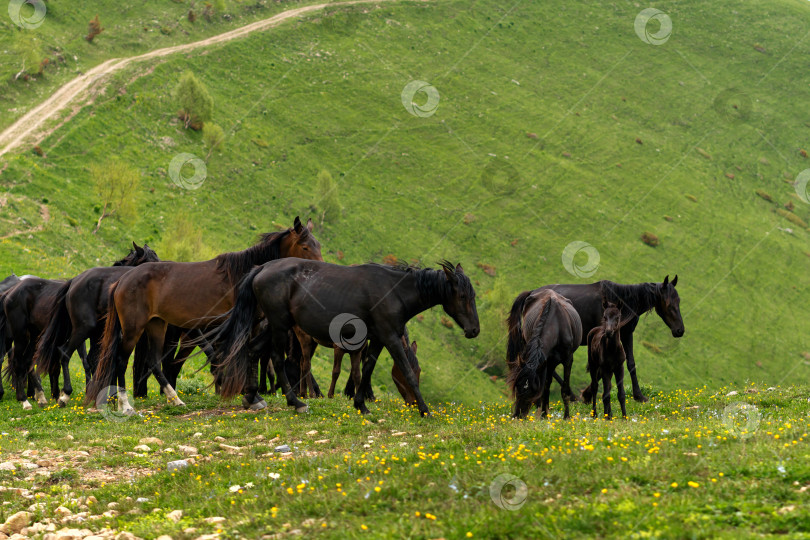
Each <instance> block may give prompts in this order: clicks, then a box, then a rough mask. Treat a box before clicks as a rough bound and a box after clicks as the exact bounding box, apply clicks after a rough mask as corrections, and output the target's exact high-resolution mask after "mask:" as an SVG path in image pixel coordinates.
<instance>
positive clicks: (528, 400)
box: [506, 290, 582, 418]
mask: <svg viewBox="0 0 810 540" xmlns="http://www.w3.org/2000/svg"><path fill="white" fill-rule="evenodd" d="M507 324H508V328H509V338H508V342H507V349H506V363H507V366H508V367H509V375H508V376H507V379H506V382H507V384H508V385H509V387H510V388H511V390H512V395H513V396H514V398H515V406H514V410H513V412H512V416H513V418H523V417H525V416H526V415H527V414H528V413H529V409H530V408H531V406H532V404H534V405H535V406H536V407H537V408H538V409H540V411H541V413H542V416H543V417H544V418H545V417H547V416H548V401H549V393H550V390H551V381H552V377H553V374H554V369H555V368H556V367H557V365H559V364H562V365H563V381H562V384H561V393H562V399H563V404H564V405H565V416H564V418H570V412H569V408H568V402H569V400H570V397H571V395H572V392H571V386H570V382H571V365H572V364H573V363H574V351H576V350H577V347H579V342H580V341H581V340H582V323H581V322H580V320H579V315H577V312H576V310H575V309H574V306H572V305H571V302H570V301H569V300H568V299H567V298H565V297H563V296H562V295H560V294H557V293H555V292H554V291H550V290H535V291H525V292H522V293H520V294H519V295H518V297H517V298H516V299H515V302H514V303H513V304H512V310H511V312H510V314H509V318H508V319H507Z"/></svg>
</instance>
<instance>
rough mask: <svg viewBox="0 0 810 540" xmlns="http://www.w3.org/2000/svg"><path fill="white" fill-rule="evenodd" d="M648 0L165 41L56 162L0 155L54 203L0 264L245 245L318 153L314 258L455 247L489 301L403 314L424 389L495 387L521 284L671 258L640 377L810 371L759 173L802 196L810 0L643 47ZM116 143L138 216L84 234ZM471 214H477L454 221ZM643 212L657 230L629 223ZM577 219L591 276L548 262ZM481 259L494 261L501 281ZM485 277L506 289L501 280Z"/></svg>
mask: <svg viewBox="0 0 810 540" xmlns="http://www.w3.org/2000/svg"><path fill="white" fill-rule="evenodd" d="M637 9H638V8H637V7H635V6H633V5H631V4H619V5H609V6H601V7H587V8H586V7H580V6H576V5H568V4H567V3H560V4H555V5H553V6H549V5H546V4H543V5H535V4H529V3H526V4H519V5H517V7H515V8H514V10H513V11H511V12H510V13H508V14H507V13H506V12H505V8H504V7H503V5H501V4H500V3H494V2H489V1H486V2H476V3H473V4H469V3H460V2H439V3H427V4H424V3H402V4H398V5H390V6H383V7H381V8H379V9H375V8H371V7H360V8H351V9H341V10H338V12H337V13H334V14H332V16H329V17H325V18H324V17H320V16H314V17H311V18H310V20H308V21H305V22H302V23H293V24H288V25H286V26H284V27H283V28H279V29H276V30H273V31H271V32H266V33H262V34H259V35H255V36H253V37H250V38H248V39H245V40H241V41H239V42H235V43H231V44H227V45H224V46H218V47H213V48H211V49H210V50H208V51H205V53H195V54H191V55H184V56H182V57H178V58H174V59H171V60H169V61H167V62H162V63H160V64H158V65H156V66H155V69H154V71H153V72H152V73H150V74H148V75H145V76H143V77H141V78H138V79H136V80H134V81H133V80H132V79H133V76H132V73H123V74H121V75H119V76H118V77H117V78H116V79H115V80H114V82H113V84H112V85H111V86H110V89H109V91H108V92H107V94H106V96H105V98H103V99H100V100H99V101H98V102H97V103H96V104H95V105H94V106H93V107H91V108H88V109H85V110H84V111H82V112H81V113H80V114H79V115H78V116H77V117H76V118H75V119H74V120H73V121H72V122H70V124H69V125H67V126H65V127H64V128H62V129H60V130H59V131H57V132H56V133H55V134H54V135H53V136H52V137H51V138H49V139H48V140H46V141H45V142H44V144H43V145H42V146H43V149H44V150H45V152H46V155H47V157H46V158H44V159H43V158H38V157H36V156H33V155H29V154H23V155H20V156H17V157H14V158H11V159H10V160H9V166H8V168H7V169H6V170H5V171H4V172H3V174H2V177H1V178H2V182H3V183H4V184H6V185H7V186H8V188H9V190H10V193H11V194H12V195H14V196H19V197H23V198H27V200H40V199H41V198H42V197H43V195H44V196H47V198H48V200H49V207H50V210H51V216H52V217H51V221H50V223H49V224H48V226H47V227H46V229H45V231H44V232H42V233H38V234H34V235H33V237H32V238H30V239H29V238H27V237H25V236H18V237H15V238H13V239H11V240H9V241H5V242H4V243H3V251H2V254H0V264H1V265H2V267H3V269H4V271H7V270H10V269H11V267H12V265H13V267H14V268H15V269H17V270H18V271H20V268H25V269H27V270H35V271H38V272H41V273H43V274H45V275H54V276H56V275H65V276H66V275H69V274H72V273H75V272H78V271H80V270H81V269H83V268H84V267H85V266H87V265H89V264H93V263H95V262H96V261H97V260H99V261H102V262H104V261H106V260H107V259H112V258H114V257H116V256H117V255H118V252H119V251H120V250H122V249H123V246H124V245H125V244H126V243H127V242H128V241H129V240H130V239H131V238H133V239H141V240H148V241H150V242H155V241H158V240H159V239H160V238H161V235H163V234H164V232H165V230H166V222H167V221H168V220H169V219H170V218H171V216H172V215H174V214H176V213H178V211H179V212H184V213H186V214H187V215H189V216H190V217H191V219H192V220H193V221H194V223H196V224H197V225H198V226H199V228H200V229H201V230H203V231H205V235H206V242H207V243H208V244H209V245H210V246H213V247H214V248H216V249H218V250H225V249H238V248H240V247H243V246H245V245H247V244H249V243H250V242H251V241H252V239H253V237H254V234H255V231H256V230H267V229H272V225H271V221H275V222H280V223H283V224H287V223H289V222H291V220H292V217H294V216H295V215H297V214H301V215H308V214H311V213H312V212H311V210H310V205H312V204H314V203H316V202H317V201H318V198H319V196H318V194H317V193H315V190H314V179H315V176H316V174H317V172H318V171H319V170H321V169H327V170H329V171H330V172H332V174H333V175H334V176H335V178H337V179H338V181H339V186H340V187H339V189H340V196H341V198H342V202H343V205H344V207H345V211H344V215H343V217H342V219H341V221H340V222H339V223H336V224H332V225H327V227H326V228H325V229H321V230H319V231H318V234H319V237H320V239H321V240H322V243H323V245H324V247H325V250H326V257H327V259H328V260H331V261H335V260H336V255H335V254H336V253H337V251H338V250H341V251H343V252H344V253H345V259H344V260H343V262H344V263H358V262H363V261H366V260H369V259H375V260H379V259H380V258H381V257H382V256H384V255H385V254H388V253H393V254H396V255H398V256H400V257H402V258H404V259H408V260H410V259H420V260H423V261H424V262H425V263H428V264H431V263H433V261H435V260H437V259H439V258H445V257H447V258H450V259H454V260H461V261H463V264H464V265H465V267H466V268H467V270H468V272H469V273H470V274H472V276H473V278H474V279H475V280H476V282H477V283H478V290H479V299H480V301H479V308H480V309H481V311H482V313H486V314H488V319H487V321H486V322H485V325H484V327H483V335H482V336H481V337H480V338H479V339H477V340H475V341H473V342H470V341H466V340H464V339H463V338H462V336H461V335H460V333H459V331H458V329H454V330H448V329H445V328H444V327H442V326H441V325H440V324H439V321H438V319H439V313H438V312H432V313H430V314H428V316H427V317H426V318H425V321H424V322H422V323H414V324H413V326H412V329H411V332H412V335H413V337H414V338H416V339H418V340H419V342H420V356H421V357H422V358H423V359H424V360H423V364H424V365H425V368H426V373H425V377H424V379H425V385H426V386H427V389H426V390H427V393H428V395H429V396H431V397H432V398H434V399H436V398H443V399H446V398H448V397H452V398H453V399H459V400H464V401H466V402H468V403H471V402H476V401H477V400H478V399H480V398H486V399H491V398H493V397H494V396H496V395H497V393H498V388H499V387H498V386H497V385H495V384H492V383H490V382H489V381H488V380H487V379H486V378H485V377H484V376H483V375H482V374H479V373H477V372H476V371H475V370H474V367H473V366H474V365H475V364H477V363H479V362H480V361H482V360H484V359H487V358H489V357H491V356H500V355H501V354H502V353H501V351H502V350H503V347H504V343H503V341H502V339H503V334H504V332H503V329H502V328H501V327H500V326H498V325H497V320H498V318H499V316H500V314H501V313H500V311H502V310H503V309H504V308H505V307H506V306H507V304H508V302H509V301H510V299H511V298H513V297H514V295H515V294H516V293H517V292H519V291H520V290H523V289H525V288H528V287H536V286H539V285H541V284H545V283H554V282H588V281H592V280H594V279H614V280H616V281H620V282H639V281H649V280H659V279H661V278H663V276H664V275H665V274H670V275H672V274H675V273H677V274H679V275H680V282H679V291H680V293H681V296H682V299H683V302H682V312H683V313H684V317H685V322H686V328H687V334H686V336H685V337H684V338H683V339H681V340H677V341H676V340H673V339H672V338H671V337H670V335H669V332H668V330H667V329H666V328H665V327H664V326H663V324H661V322H660V321H659V320H658V319H657V317H656V316H655V315H654V314H653V315H652V316H651V317H649V318H648V319H646V320H645V321H643V322H642V324H641V327H640V329H639V331H638V333H637V335H638V337H639V341H642V340H643V341H646V342H648V343H649V344H651V346H652V347H657V348H659V349H660V352H657V353H655V352H653V351H652V350H651V349H648V348H646V347H643V346H639V347H637V358H638V360H639V364H640V374H641V378H642V381H643V382H646V383H648V384H653V385H657V386H660V387H665V388H675V387H678V386H683V385H695V384H697V383H701V384H702V383H703V382H705V383H707V384H709V385H710V387H716V386H718V385H720V384H723V383H729V382H742V381H745V380H747V379H753V380H763V381H768V382H769V383H772V384H775V383H778V382H784V381H785V380H786V379H785V377H789V379H787V380H792V379H794V378H798V379H802V378H805V377H806V376H807V375H808V374H810V373H808V371H810V370H808V367H807V365H806V364H805V363H803V361H802V357H801V356H800V355H801V353H803V352H805V351H807V350H809V349H810V338H808V336H807V333H806V331H805V324H804V321H806V320H807V317H808V315H810V313H808V302H807V293H806V290H807V286H808V282H809V281H810V272H808V267H810V259H808V257H807V255H806V252H807V251H808V247H807V240H808V233H807V231H805V230H802V229H800V228H799V227H796V226H795V225H792V224H791V223H789V222H787V221H785V220H784V219H783V218H781V217H778V216H777V215H776V214H775V213H774V212H773V209H774V208H775V206H774V205H772V204H770V203H768V202H766V201H764V200H762V199H760V198H759V197H757V196H756V195H755V194H754V190H755V189H763V190H765V191H767V192H769V193H770V194H771V195H772V196H773V197H774V198H775V200H776V201H777V202H778V203H780V204H782V203H785V202H787V201H789V200H794V201H795V204H796V205H797V208H796V213H797V214H798V215H799V216H800V217H802V218H803V219H805V220H807V219H808V217H809V216H810V212H808V206H807V205H804V204H802V203H801V202H800V201H798V200H797V199H796V198H795V196H794V195H793V188H792V186H791V185H790V184H788V183H787V182H786V181H785V176H786V175H787V176H790V177H791V178H794V177H795V175H796V174H797V173H798V172H799V171H801V170H802V169H804V168H806V167H807V166H808V165H807V161H806V160H805V159H804V158H802V157H801V156H800V155H799V149H800V148H801V147H802V146H806V140H807V134H808V126H807V123H808V121H810V119H808V118H806V113H805V112H803V111H802V109H801V108H800V107H798V106H797V102H796V101H795V100H794V99H791V98H792V97H795V96H796V95H797V94H796V93H790V90H789V88H794V89H804V88H806V87H807V83H809V82H810V80H808V77H810V76H809V75H808V74H807V71H806V69H804V67H803V65H802V63H801V59H802V58H803V56H804V55H806V53H807V48H808V44H807V43H806V42H801V41H800V37H801V36H802V35H803V32H804V27H803V26H802V25H801V24H800V22H799V21H801V20H803V17H805V16H806V14H807V6H806V5H804V4H803V3H799V2H778V3H767V4H766V3H737V2H724V3H720V4H717V5H714V4H713V5H712V6H711V7H708V6H704V5H702V4H700V3H689V4H679V5H677V6H671V7H667V9H668V10H669V11H668V12H669V14H670V15H671V17H672V19H673V21H675V23H674V24H675V32H674V34H673V36H672V37H671V39H670V40H669V42H667V43H666V44H664V45H662V46H658V47H655V46H650V45H646V44H644V43H642V42H641V41H640V40H639V39H638V38H637V37H636V35H635V34H634V32H633V29H632V22H633V19H634V17H635V14H636V12H637ZM797 36H799V37H797ZM755 44H757V45H758V46H761V47H763V48H764V51H765V52H764V53H763V52H760V51H758V50H756V49H755V48H754V45H755ZM184 69H192V70H193V71H194V72H195V73H196V74H197V75H198V77H199V78H200V79H201V80H202V81H203V82H204V83H205V84H206V85H207V86H208V88H209V90H210V91H211V93H212V95H213V96H214V98H215V100H216V112H215V115H214V116H215V118H214V120H215V121H216V122H217V123H219V124H220V125H222V126H223V127H224V128H226V131H228V133H229V135H228V137H227V141H226V146H225V148H224V150H223V151H222V152H220V153H217V154H215V155H214V156H213V158H212V160H211V161H210V162H209V164H208V173H209V177H208V179H207V181H206V183H205V184H204V186H203V187H202V188H201V189H199V190H197V191H181V190H180V189H178V188H176V187H174V186H173V184H172V183H171V182H170V180H169V179H168V177H167V173H166V169H167V167H168V164H169V162H170V160H171V159H172V157H173V156H174V155H175V154H176V153H178V152H192V153H196V154H198V155H202V154H203V153H204V149H203V147H202V143H201V142H200V136H199V134H197V133H187V132H184V131H183V130H182V129H180V128H179V126H178V125H177V123H176V121H175V120H174V111H175V109H176V107H175V105H174V104H173V103H172V101H171V99H170V97H169V95H170V92H171V90H172V88H173V87H174V85H175V83H176V80H177V78H178V76H179V73H180V72H181V71H182V70H184ZM764 75H767V76H765V77H764V79H763V76H764ZM412 79H422V80H426V81H429V82H431V83H432V84H433V85H435V86H436V88H437V89H438V90H439V92H440V94H441V102H440V105H439V108H438V111H437V113H436V114H435V115H433V116H431V117H429V118H417V117H414V116H411V115H409V114H408V113H407V112H406V111H405V110H404V108H403V107H402V105H401V103H400V92H401V90H402V88H403V87H404V86H405V84H407V82H409V81H410V80H412ZM730 87H738V88H742V89H743V91H744V92H745V93H746V94H747V95H748V96H749V97H750V99H751V101H752V102H753V108H752V111H751V114H750V116H749V118H748V119H747V120H746V121H737V122H735V121H733V120H730V119H728V118H727V117H725V116H722V115H719V114H717V112H716V111H715V109H714V107H713V102H714V100H715V98H716V96H717V95H718V94H720V92H721V91H722V90H724V89H726V88H730ZM803 91H804V90H796V92H803ZM527 132H533V133H537V134H539V136H540V138H538V139H533V138H529V137H527V136H526V133H527ZM546 134H547V136H546V137H545V138H543V136H544V135H546ZM164 137H170V138H171V141H169V142H168V144H167V141H166V140H165V139H163V138H164ZM636 138H638V139H640V140H641V141H642V142H643V144H637V143H636V142H635V140H636ZM696 146H697V147H700V148H701V149H703V150H704V151H705V152H706V153H708V154H709V155H710V156H711V159H708V158H706V157H703V156H702V155H701V154H700V153H699V152H698V151H696V150H695V147H696ZM568 155H570V157H567V156H568ZM493 156H496V157H493ZM111 157H116V158H118V159H122V160H125V161H127V162H129V163H131V164H132V165H133V166H135V167H137V168H139V169H140V170H141V171H142V172H143V174H144V180H143V188H144V189H143V190H142V191H143V193H142V194H141V198H140V220H139V221H138V222H137V223H135V224H133V225H122V224H117V223H115V222H110V223H106V224H105V226H104V227H103V228H102V231H101V233H100V234H99V236H98V238H96V237H93V236H92V235H90V234H89V230H91V226H92V225H93V224H94V222H95V213H94V210H93V207H94V205H95V201H94V197H93V196H92V189H91V186H90V185H89V182H88V164H89V163H92V162H97V161H104V160H106V159H109V158H111ZM507 159H508V160H507ZM504 163H508V164H511V165H512V166H513V167H514V170H516V171H517V174H518V178H517V179H516V180H515V179H513V182H512V183H511V184H509V185H508V186H507V187H508V189H507V190H506V191H508V192H511V193H508V194H507V195H506V196H503V193H502V192H499V191H494V192H493V190H492V189H490V188H489V187H488V186H491V184H487V183H486V182H484V181H483V180H484V179H485V178H486V175H487V174H488V173H487V171H490V170H492V168H493V167H495V168H496V169H497V168H501V169H503V167H504V166H503V164H504ZM619 165H621V166H619ZM726 173H731V174H733V175H734V179H733V180H732V179H729V178H728V177H726ZM501 180H502V178H501V179H499V180H497V181H496V184H497V185H498V186H503V185H504V184H503V182H502V181H501ZM147 188H148V189H147ZM151 189H154V191H151ZM687 195H691V196H693V197H694V198H695V199H696V202H693V201H692V200H690V199H688V198H687ZM24 200H25V199H24ZM468 214H471V215H472V216H474V218H475V219H474V221H473V222H472V223H469V224H466V223H465V222H464V217H465V216H467V215H468ZM665 215H668V216H671V217H672V218H673V221H671V222H669V221H666V220H664V216H665ZM68 217H70V218H71V219H73V220H76V221H77V222H78V224H79V225H78V226H77V227H74V226H71V225H70V223H69V222H68ZM34 221H35V220H34ZM776 227H792V228H793V229H794V234H792V235H789V234H786V233H784V232H782V231H779V230H777V229H776ZM644 231H651V232H653V233H655V234H657V235H658V236H659V237H660V238H661V245H660V246H659V247H658V248H655V249H653V248H650V247H647V246H645V245H644V244H642V243H641V242H640V241H639V236H640V235H641V233H642V232H644ZM515 239H517V240H518V241H517V243H516V244H515V245H514V246H513V245H511V243H512V241H513V240H515ZM573 240H584V241H588V242H590V243H591V244H593V245H594V246H595V247H597V249H598V250H599V252H600V255H601V266H600V268H599V270H598V272H597V273H596V275H595V276H593V278H590V279H586V278H576V277H572V276H571V275H569V274H568V273H567V272H566V271H565V270H564V268H563V267H562V264H561V262H560V255H561V253H562V250H563V248H564V247H565V245H566V244H568V243H569V242H571V241H573ZM477 263H484V264H490V265H494V266H495V267H496V268H497V277H496V278H492V277H490V276H488V275H486V274H485V273H484V272H483V271H482V270H480V269H478V268H476V264H477ZM496 285H497V286H498V287H499V290H500V291H501V294H499V295H495V294H491V293H490V291H491V290H492V289H493V288H494V287H495V286H496ZM498 310H500V311H498ZM579 355H580V356H578V357H579V358H580V360H579V361H578V362H579V364H578V365H579V367H576V366H575V371H574V373H575V380H576V381H577V382H581V381H582V380H584V377H583V375H584V373H583V372H584V369H583V368H582V367H581V365H582V364H581V361H582V360H581V358H582V356H581V355H582V353H581V352H580V353H579ZM465 374H466V375H465ZM378 380H379V381H384V380H385V377H383V376H381V377H380V378H379V379H378ZM459 381H461V382H459Z"/></svg>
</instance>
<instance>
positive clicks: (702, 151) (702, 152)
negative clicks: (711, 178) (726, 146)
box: [695, 148, 712, 160]
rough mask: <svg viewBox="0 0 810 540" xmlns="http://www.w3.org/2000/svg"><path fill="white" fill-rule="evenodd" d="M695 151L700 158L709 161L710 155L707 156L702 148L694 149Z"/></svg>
mask: <svg viewBox="0 0 810 540" xmlns="http://www.w3.org/2000/svg"><path fill="white" fill-rule="evenodd" d="M695 151H696V152H697V153H698V154H700V155H701V156H703V157H705V158H706V159H709V160H710V159H712V156H711V154H709V153H708V152H707V151H706V150H704V149H703V148H695Z"/></svg>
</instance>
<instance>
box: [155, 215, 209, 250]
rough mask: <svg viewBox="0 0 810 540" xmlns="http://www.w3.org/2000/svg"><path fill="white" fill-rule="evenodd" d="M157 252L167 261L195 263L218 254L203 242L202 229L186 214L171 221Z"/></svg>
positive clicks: (176, 216)
mask: <svg viewBox="0 0 810 540" xmlns="http://www.w3.org/2000/svg"><path fill="white" fill-rule="evenodd" d="M157 252H158V253H160V257H161V258H162V259H165V260H167V261H179V262H193V261H203V260H207V259H213V258H214V256H215V255H216V252H215V251H214V250H213V249H212V248H210V247H209V246H207V245H206V244H205V242H203V233H202V229H198V228H197V227H196V226H195V225H194V221H193V220H192V219H191V218H189V216H188V215H186V214H182V213H181V214H176V215H175V216H174V218H173V219H172V220H171V221H169V223H168V226H167V227H166V230H165V231H164V232H163V235H162V236H161V238H160V242H158V244H157Z"/></svg>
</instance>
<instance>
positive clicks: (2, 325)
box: [0, 272, 36, 399]
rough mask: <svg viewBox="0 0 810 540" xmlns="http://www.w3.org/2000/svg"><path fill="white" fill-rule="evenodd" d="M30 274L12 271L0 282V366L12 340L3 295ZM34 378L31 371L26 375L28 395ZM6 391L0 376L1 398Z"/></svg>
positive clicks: (32, 393) (31, 391) (30, 392)
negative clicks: (17, 273)
mask: <svg viewBox="0 0 810 540" xmlns="http://www.w3.org/2000/svg"><path fill="white" fill-rule="evenodd" d="M28 277H32V276H22V278H20V277H18V276H17V275H15V274H14V273H13V272H12V274H11V275H10V276H8V277H7V278H6V279H4V280H3V281H1V282H0V368H2V367H3V360H5V358H6V353H7V352H8V351H10V350H11V346H12V344H13V343H14V341H13V340H12V338H11V335H10V332H9V331H8V330H7V328H6V314H5V311H4V309H3V303H4V300H3V296H4V294H5V292H6V291H8V290H10V289H11V288H12V287H14V286H15V285H16V284H17V283H19V282H20V281H21V280H22V279H24V278H28ZM35 379H36V375H34V374H33V373H32V374H31V375H30V376H29V377H28V396H29V397H33V396H34V389H35V388H34V387H35V382H36V381H35ZM5 393H6V391H5V389H4V388H3V378H2V377H0V399H3V394H5Z"/></svg>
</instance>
